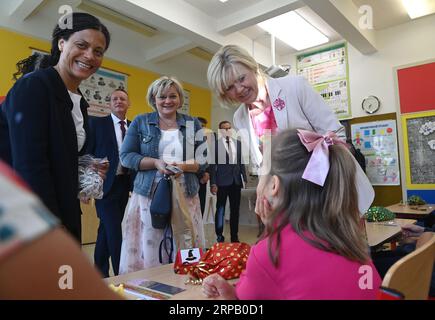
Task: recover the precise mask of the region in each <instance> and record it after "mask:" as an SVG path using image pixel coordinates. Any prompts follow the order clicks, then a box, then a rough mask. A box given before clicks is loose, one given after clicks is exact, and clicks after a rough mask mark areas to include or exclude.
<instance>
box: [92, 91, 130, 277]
mask: <svg viewBox="0 0 435 320" xmlns="http://www.w3.org/2000/svg"><path fill="white" fill-rule="evenodd" d="M129 106H130V103H129V99H128V94H127V92H126V91H124V90H123V89H116V90H115V91H114V92H113V93H112V94H111V96H110V109H111V111H112V113H111V114H110V115H109V116H106V117H90V119H89V126H90V131H91V135H90V139H89V140H90V141H89V145H88V149H87V153H90V154H92V155H94V156H95V157H98V158H104V157H107V158H108V160H109V162H110V166H109V170H108V172H107V176H106V180H105V181H104V186H103V191H104V196H103V198H102V199H101V200H96V201H95V206H96V209H97V215H98V218H99V219H100V225H99V227H98V236H97V243H96V245H95V253H94V260H95V264H96V266H97V267H98V268H99V269H100V271H101V272H102V274H103V275H104V277H108V276H109V258H111V260H112V267H113V272H114V274H115V275H118V270H119V260H120V254H121V244H122V229H121V223H122V219H123V217H124V210H125V207H126V205H127V202H128V197H129V191H130V190H131V180H130V174H129V172H128V170H127V169H126V168H124V167H122V166H121V162H120V161H119V150H120V148H121V144H122V141H123V140H124V137H125V132H126V130H127V127H128V125H129V124H130V121H128V120H127V119H126V113H127V109H128V107H129Z"/></svg>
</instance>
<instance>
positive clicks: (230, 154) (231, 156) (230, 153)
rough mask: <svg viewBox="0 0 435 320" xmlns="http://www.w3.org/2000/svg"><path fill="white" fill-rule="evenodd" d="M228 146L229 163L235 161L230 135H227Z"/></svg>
mask: <svg viewBox="0 0 435 320" xmlns="http://www.w3.org/2000/svg"><path fill="white" fill-rule="evenodd" d="M226 139H227V146H228V153H227V156H228V159H227V163H233V150H232V149H231V143H230V137H226Z"/></svg>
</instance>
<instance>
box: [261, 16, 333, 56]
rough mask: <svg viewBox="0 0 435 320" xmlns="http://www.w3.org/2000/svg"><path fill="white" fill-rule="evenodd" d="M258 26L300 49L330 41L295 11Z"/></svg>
mask: <svg viewBox="0 0 435 320" xmlns="http://www.w3.org/2000/svg"><path fill="white" fill-rule="evenodd" d="M258 26H259V27H260V28H262V29H264V30H266V31H267V32H269V33H270V34H272V35H274V36H275V37H277V38H278V39H280V40H281V41H283V42H285V43H286V44H288V45H289V46H290V47H292V48H295V49H296V50H298V51H300V50H304V49H307V48H311V47H314V46H318V45H321V44H324V43H327V42H328V41H329V39H328V37H326V36H325V35H324V34H323V33H321V32H320V31H319V30H317V29H316V28H315V27H314V26H313V25H312V24H310V23H308V22H307V21H306V20H305V19H304V18H302V17H301V16H300V15H299V14H297V13H296V12H295V11H290V12H287V13H284V14H282V15H280V16H277V17H274V18H272V19H269V20H266V21H263V22H260V23H259V24H258Z"/></svg>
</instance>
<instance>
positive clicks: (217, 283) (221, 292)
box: [202, 273, 237, 300]
mask: <svg viewBox="0 0 435 320" xmlns="http://www.w3.org/2000/svg"><path fill="white" fill-rule="evenodd" d="M202 292H203V293H204V295H205V296H206V297H208V298H219V299H223V300H237V296H236V290H235V288H234V287H233V286H232V285H230V284H229V283H228V282H227V281H226V280H225V279H224V278H222V277H221V276H220V275H218V274H216V273H215V274H212V275H209V276H208V277H207V278H205V279H204V281H203V282H202Z"/></svg>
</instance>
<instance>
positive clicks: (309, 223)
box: [203, 129, 381, 300]
mask: <svg viewBox="0 0 435 320" xmlns="http://www.w3.org/2000/svg"><path fill="white" fill-rule="evenodd" d="M272 142H273V145H272V158H271V166H270V167H271V171H270V173H269V174H267V175H263V176H261V178H260V181H259V184H258V187H257V204H256V213H257V214H258V215H259V216H260V217H261V219H262V221H263V223H264V224H265V225H266V231H265V234H264V237H263V239H261V240H260V241H259V242H258V243H257V244H256V245H255V246H253V247H252V249H251V252H250V255H249V258H248V262H247V267H246V270H245V271H244V272H243V273H242V275H241V277H240V280H239V282H238V283H237V286H236V288H234V287H232V286H231V285H230V284H228V283H227V282H226V281H225V280H224V279H223V278H221V277H220V276H218V275H216V274H214V275H212V276H209V277H207V278H206V279H205V280H204V283H203V291H204V293H205V295H207V296H208V297H218V296H220V297H221V298H224V299H236V298H238V299H255V300H257V299H258V300H261V299H375V298H376V293H377V289H378V288H379V286H380V281H381V280H380V277H379V275H378V273H377V271H376V269H375V268H374V266H373V264H372V262H371V260H370V257H369V252H368V245H367V241H366V238H365V234H364V229H363V228H364V227H363V226H362V224H361V223H360V221H361V220H360V215H359V210H358V195H357V191H356V188H355V178H356V174H355V161H354V160H353V159H352V155H351V154H350V153H349V151H348V150H347V148H346V147H345V146H343V142H342V141H341V140H339V139H338V138H337V137H336V136H335V134H333V133H328V134H326V135H325V136H322V135H318V134H316V133H314V132H312V131H307V130H300V129H298V130H286V131H284V132H282V133H280V134H279V135H278V136H277V137H275V138H274V139H273V141H272ZM265 161H267V160H265Z"/></svg>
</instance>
